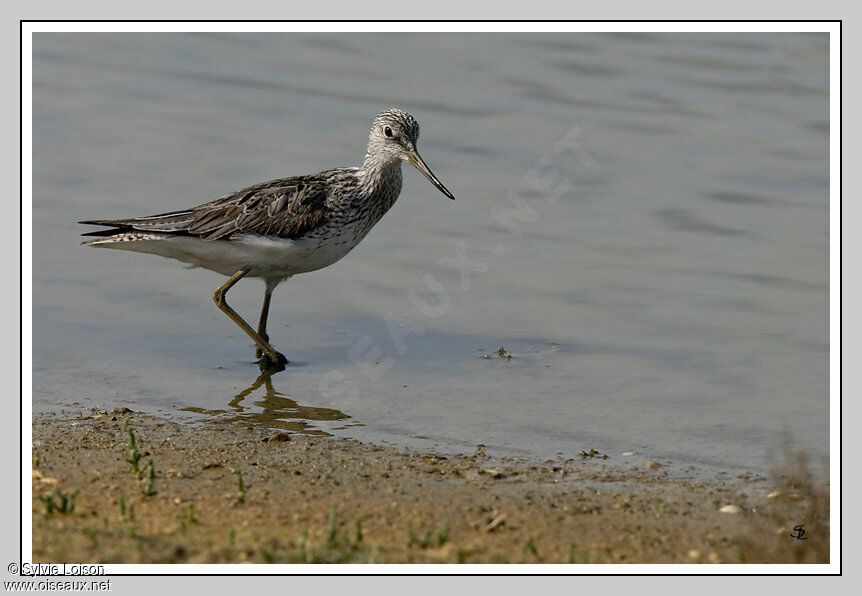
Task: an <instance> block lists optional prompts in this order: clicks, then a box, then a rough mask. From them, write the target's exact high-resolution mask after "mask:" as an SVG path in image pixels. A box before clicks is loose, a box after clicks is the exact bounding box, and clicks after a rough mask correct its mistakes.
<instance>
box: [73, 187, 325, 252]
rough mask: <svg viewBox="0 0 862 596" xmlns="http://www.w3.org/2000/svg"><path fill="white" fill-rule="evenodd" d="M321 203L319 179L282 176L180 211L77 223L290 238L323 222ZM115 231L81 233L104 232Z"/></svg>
mask: <svg viewBox="0 0 862 596" xmlns="http://www.w3.org/2000/svg"><path fill="white" fill-rule="evenodd" d="M325 207H326V185H325V183H324V182H323V180H319V179H311V178H302V179H297V178H285V179H282V180H273V181H271V182H265V183H263V184H258V185H255V186H251V187H249V188H245V189H243V190H240V191H237V192H235V193H232V194H230V195H227V196H225V197H222V198H220V199H216V200H215V201H211V202H209V203H205V204H203V205H199V206H197V207H193V208H191V209H186V210H183V211H171V212H170V213H162V214H159V215H151V216H148V217H135V218H131V219H113V220H96V221H83V222H81V223H86V224H94V225H102V226H113V227H115V228H119V229H120V230H130V229H131V230H139V231H144V232H147V231H152V232H162V233H167V234H188V235H192V236H198V237H200V238H203V239H205V240H219V239H230V238H233V237H234V236H238V235H242V234H259V235H267V236H276V237H279V238H290V239H294V238H298V237H300V236H302V235H304V234H306V233H308V232H310V231H311V230H313V229H315V228H317V227H319V226H321V225H323V224H324V223H326V221H327V218H326V208H325ZM115 231H116V230H102V231H100V232H91V233H89V234H85V235H107V234H110V233H114V232H115Z"/></svg>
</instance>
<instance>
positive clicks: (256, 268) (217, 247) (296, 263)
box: [88, 233, 365, 278]
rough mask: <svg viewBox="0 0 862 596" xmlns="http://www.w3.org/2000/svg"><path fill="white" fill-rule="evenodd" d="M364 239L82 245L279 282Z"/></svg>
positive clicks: (151, 237) (148, 240)
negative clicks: (242, 272) (246, 270)
mask: <svg viewBox="0 0 862 596" xmlns="http://www.w3.org/2000/svg"><path fill="white" fill-rule="evenodd" d="M364 236H365V234H361V235H359V234H352V233H347V234H342V235H340V236H336V237H329V238H302V239H300V240H287V239H278V238H265V237H262V236H241V237H238V238H234V239H232V240H215V241H207V240H201V239H200V238H196V237H193V236H171V235H159V234H146V233H129V234H118V235H117V236H110V237H107V238H102V239H99V240H95V241H91V242H89V243H88V244H89V245H90V246H99V247H103V248H114V249H120V250H131V251H135V252H143V253H149V254H154V255H159V256H162V257H169V258H171V259H176V260H178V261H181V262H183V263H188V264H189V265H192V266H193V267H203V268H204V269H209V270H210V271H215V272H217V273H221V274H222V275H227V276H230V275H233V274H234V273H236V272H237V271H239V270H240V269H243V268H244V267H247V266H251V267H252V270H251V271H250V272H249V273H248V275H249V276H250V277H267V278H280V277H289V276H291V275H297V274H299V273H307V272H309V271H315V270H317V269H322V268H323V267H327V266H329V265H332V264H333V263H335V262H336V261H338V260H339V259H341V258H342V257H343V256H344V255H346V254H347V253H348V252H350V251H351V250H352V249H353V247H355V246H356V245H357V244H359V241H360V240H362V238H363V237H364Z"/></svg>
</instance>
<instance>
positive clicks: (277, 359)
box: [213, 267, 287, 366]
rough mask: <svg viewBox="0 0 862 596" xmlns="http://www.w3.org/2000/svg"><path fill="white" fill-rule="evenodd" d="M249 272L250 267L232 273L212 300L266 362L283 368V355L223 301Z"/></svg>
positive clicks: (214, 293) (285, 359)
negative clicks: (240, 330) (256, 348)
mask: <svg viewBox="0 0 862 596" xmlns="http://www.w3.org/2000/svg"><path fill="white" fill-rule="evenodd" d="M250 270H251V268H250V267H244V268H243V269H240V270H239V271H237V272H236V273H234V274H233V275H232V276H231V277H230V278H229V279H228V280H227V281H226V282H225V283H224V284H223V285H222V286H220V287H219V288H218V289H217V290H216V291H215V292H213V300H214V301H215V303H216V306H218V307H219V309H221V311H222V312H223V313H224V314H226V315H227V316H229V317H230V318H231V320H232V321H233V322H234V323H236V324H237V325H239V327H240V329H242V330H243V331H245V332H246V333H247V334H248V336H249V337H250V338H251V339H252V340H254V343H256V344H257V346H258V347H259V348H260V349H261V350H262V351H263V353H264V355H265V356H266V358H267V360H269V361H270V362H272V364H274V365H276V366H284V365H285V364H287V358H285V357H284V355H283V354H279V353H278V352H277V351H276V350H275V348H273V347H272V346H271V345H269V342H268V341H267V340H265V339H264V338H262V337H261V336H260V334H258V333H256V332H255V330H254V329H252V328H251V326H249V324H248V323H246V322H245V321H244V320H243V318H242V317H241V316H239V315H238V314H237V313H236V311H235V310H234V309H232V308H231V307H230V306H228V304H227V302H226V301H225V299H224V296H225V294H226V293H227V291H228V290H229V289H231V288H232V287H233V286H234V284H236V282H238V281H239V280H241V279H242V278H243V277H245V276H246V275H247V274H248V272H249V271H250Z"/></svg>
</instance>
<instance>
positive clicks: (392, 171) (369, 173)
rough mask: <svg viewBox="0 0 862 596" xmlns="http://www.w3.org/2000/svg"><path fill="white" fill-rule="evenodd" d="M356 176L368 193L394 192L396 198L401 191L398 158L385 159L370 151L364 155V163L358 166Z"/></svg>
mask: <svg viewBox="0 0 862 596" xmlns="http://www.w3.org/2000/svg"><path fill="white" fill-rule="evenodd" d="M357 176H358V177H359V182H360V184H361V185H362V186H363V187H365V188H366V190H367V192H368V193H369V194H378V193H383V194H386V195H389V194H394V195H395V197H396V198H397V197H398V193H399V192H401V160H400V159H395V160H385V159H381V158H380V157H378V156H375V155H374V154H371V153H370V154H368V155H366V156H365V163H363V164H362V167H361V168H359V171H358V172H357ZM393 201H394V199H393Z"/></svg>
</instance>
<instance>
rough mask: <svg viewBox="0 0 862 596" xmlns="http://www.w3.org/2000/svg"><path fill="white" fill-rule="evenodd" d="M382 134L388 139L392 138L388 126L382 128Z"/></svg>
mask: <svg viewBox="0 0 862 596" xmlns="http://www.w3.org/2000/svg"><path fill="white" fill-rule="evenodd" d="M383 134H385V135H386V136H387V137H389V138H392V129H391V128H389V127H388V126H384V127H383Z"/></svg>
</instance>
